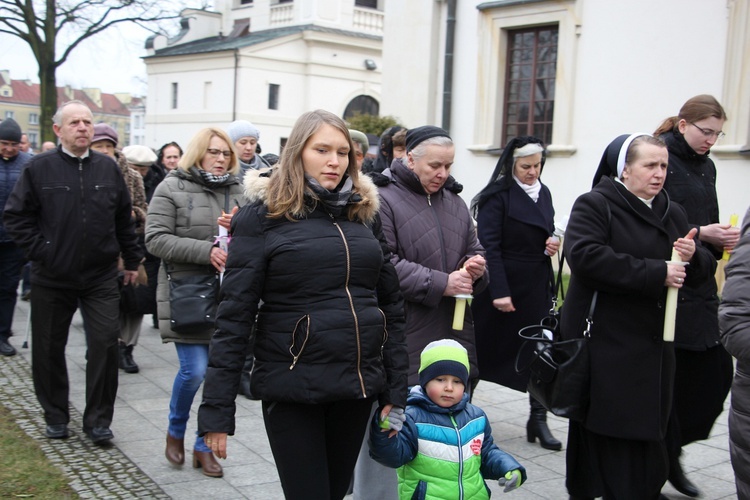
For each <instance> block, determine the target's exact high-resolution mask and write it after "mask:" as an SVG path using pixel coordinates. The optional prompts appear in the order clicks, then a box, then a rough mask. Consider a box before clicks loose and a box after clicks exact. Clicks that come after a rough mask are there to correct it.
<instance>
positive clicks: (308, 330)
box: [289, 315, 310, 370]
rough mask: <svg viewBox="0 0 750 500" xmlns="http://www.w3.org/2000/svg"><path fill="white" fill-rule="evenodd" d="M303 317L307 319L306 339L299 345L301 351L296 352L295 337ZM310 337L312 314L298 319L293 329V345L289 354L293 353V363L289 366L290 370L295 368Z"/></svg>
mask: <svg viewBox="0 0 750 500" xmlns="http://www.w3.org/2000/svg"><path fill="white" fill-rule="evenodd" d="M303 319H307V327H306V328H305V340H303V341H302V345H301V346H300V347H299V352H298V353H297V354H294V339H295V336H296V334H297V328H299V323H300V321H302V320H303ZM309 338H310V315H305V316H304V317H302V318H300V319H299V320H297V324H295V325H294V330H293V331H292V345H290V346H289V354H291V355H292V364H291V365H290V366H289V369H290V370H294V367H295V366H297V361H299V357H300V356H302V351H304V350H305V346H306V345H307V339H309Z"/></svg>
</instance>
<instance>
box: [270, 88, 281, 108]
mask: <svg viewBox="0 0 750 500" xmlns="http://www.w3.org/2000/svg"><path fill="white" fill-rule="evenodd" d="M280 94H281V85H280V84H278V83H269V84H268V109H270V110H273V111H278V109H279V96H280Z"/></svg>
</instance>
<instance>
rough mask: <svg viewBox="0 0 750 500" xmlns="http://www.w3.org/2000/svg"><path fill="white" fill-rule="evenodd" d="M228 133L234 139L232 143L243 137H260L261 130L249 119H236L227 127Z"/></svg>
mask: <svg viewBox="0 0 750 500" xmlns="http://www.w3.org/2000/svg"><path fill="white" fill-rule="evenodd" d="M227 134H228V135H229V138H230V139H231V140H232V145H234V144H235V143H236V142H237V141H239V140H240V139H242V138H243V137H255V139H260V131H259V130H258V128H257V127H256V126H255V125H253V124H252V123H250V122H249V121H247V120H236V121H233V122H232V123H230V124H229V127H227Z"/></svg>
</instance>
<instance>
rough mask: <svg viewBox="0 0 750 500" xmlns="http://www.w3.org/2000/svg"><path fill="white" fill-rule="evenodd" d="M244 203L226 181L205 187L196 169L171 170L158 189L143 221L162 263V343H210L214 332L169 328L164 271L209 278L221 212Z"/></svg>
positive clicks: (159, 287) (235, 187)
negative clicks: (179, 330) (203, 275)
mask: <svg viewBox="0 0 750 500" xmlns="http://www.w3.org/2000/svg"><path fill="white" fill-rule="evenodd" d="M244 204H245V198H244V196H243V195H242V186H241V184H240V183H239V181H238V180H237V178H236V177H234V176H230V178H229V181H228V182H227V183H226V184H225V185H222V186H215V187H209V186H208V185H206V183H205V181H204V180H203V177H201V175H200V173H199V172H198V169H197V168H196V167H191V168H190V171H189V172H188V171H185V170H183V169H181V168H176V169H174V170H172V171H171V172H170V173H169V174H168V175H167V177H166V179H164V181H162V182H161V184H159V186H157V188H156V191H155V192H154V196H153V198H151V203H149V207H148V217H147V218H146V248H147V249H148V251H149V252H150V253H151V254H152V255H154V256H156V257H159V258H160V259H162V264H161V268H160V269H159V280H158V285H157V288H156V303H157V311H158V316H159V332H160V333H161V337H162V341H163V342H183V343H187V344H208V342H209V341H210V340H211V334H212V333H213V329H212V328H209V329H206V330H205V331H201V332H196V333H192V334H183V333H177V332H174V331H172V329H171V328H170V317H171V314H170V309H169V282H168V280H167V273H166V267H168V268H169V271H170V272H172V276H173V277H174V278H176V279H180V278H183V277H185V276H194V275H200V274H205V275H212V274H214V273H215V272H216V270H215V269H214V267H213V266H212V265H211V249H212V248H213V247H214V241H215V239H216V237H217V236H218V232H219V226H218V224H217V222H216V221H217V219H218V218H219V217H220V216H221V212H222V210H226V209H227V208H229V209H231V208H232V207H235V206H242V205H244Z"/></svg>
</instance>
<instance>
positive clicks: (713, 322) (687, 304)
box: [661, 131, 722, 351]
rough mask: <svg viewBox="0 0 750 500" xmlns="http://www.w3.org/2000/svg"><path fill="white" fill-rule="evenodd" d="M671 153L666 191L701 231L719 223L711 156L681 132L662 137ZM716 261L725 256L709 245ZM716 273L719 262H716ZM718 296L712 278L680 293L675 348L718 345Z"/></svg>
mask: <svg viewBox="0 0 750 500" xmlns="http://www.w3.org/2000/svg"><path fill="white" fill-rule="evenodd" d="M661 138H662V139H664V142H666V143H667V149H668V150H669V167H668V169H669V172H668V174H667V179H666V181H665V182H664V190H665V191H666V192H667V194H669V198H670V199H671V200H672V201H673V202H676V203H679V204H680V205H682V207H683V208H684V209H685V212H686V213H687V217H688V222H689V223H690V225H692V226H696V227H700V226H705V225H708V224H714V223H716V222H719V201H718V199H717V197H716V167H715V166H714V162H713V161H712V160H711V159H710V158H709V157H708V153H706V154H702V155H699V154H698V153H696V152H695V151H694V150H693V148H691V147H690V146H689V145H688V143H687V142H685V138H684V137H683V136H682V134H680V133H679V132H674V131H670V132H667V133H666V134H664V135H662V136H661ZM706 247H707V248H708V249H709V250H711V251H712V252H713V253H714V255H715V257H716V258H717V259H718V258H720V257H721V255H722V252H721V251H720V250H719V249H717V248H714V247H713V246H712V245H706ZM713 265H714V272H715V268H716V262H714V264H713ZM718 310H719V295H718V291H717V287H716V280H715V279H714V276H713V274H712V275H711V276H708V277H707V279H706V280H704V281H702V282H697V283H694V284H692V285H690V286H684V287H683V288H682V290H681V291H680V300H679V306H678V308H677V323H676V328H675V347H677V348H680V349H688V350H691V351H705V350H706V349H708V348H711V347H716V346H718V345H719V322H718V319H717V318H718Z"/></svg>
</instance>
